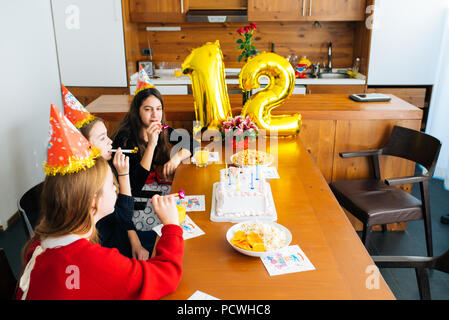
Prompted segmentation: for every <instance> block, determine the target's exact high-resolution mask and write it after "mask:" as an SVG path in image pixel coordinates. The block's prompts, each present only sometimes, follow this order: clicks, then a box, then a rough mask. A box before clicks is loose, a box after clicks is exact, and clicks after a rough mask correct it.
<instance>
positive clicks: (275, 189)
mask: <svg viewBox="0 0 449 320" xmlns="http://www.w3.org/2000/svg"><path fill="white" fill-rule="evenodd" d="M259 142H260V141H259ZM264 144H265V149H264V150H262V151H266V152H269V153H270V154H272V155H273V156H274V159H275V160H274V162H273V164H272V165H273V166H275V167H276V168H277V171H278V173H279V176H280V179H271V180H269V183H270V187H271V190H272V194H273V198H274V203H275V208H276V212H277V221H276V222H277V223H279V224H281V225H283V226H285V227H286V228H288V229H289V230H290V232H291V233H292V242H291V244H290V245H298V246H299V247H300V248H301V249H302V251H303V252H304V253H305V255H306V256H307V257H308V258H309V260H310V262H311V263H312V264H313V266H314V267H315V270H312V271H305V272H297V273H290V274H283V275H276V276H270V275H269V273H268V272H267V270H266V269H265V267H264V264H263V263H262V260H261V259H260V258H257V257H250V256H246V255H244V254H242V253H239V252H237V251H236V250H234V249H233V248H232V247H231V245H230V244H229V243H228V242H227V240H226V232H227V231H228V229H229V228H230V227H231V226H233V225H234V224H233V223H230V222H213V221H211V220H210V212H211V204H212V201H213V199H212V187H213V184H214V183H215V182H218V181H219V170H220V169H222V168H224V167H225V164H224V161H225V160H226V161H227V162H228V163H230V160H229V158H228V155H229V151H228V152H225V151H224V149H219V150H215V151H218V152H219V153H220V159H221V160H220V161H219V162H218V163H210V164H209V165H208V166H207V167H203V168H199V167H196V166H195V165H194V164H181V165H180V166H179V167H178V168H177V170H176V173H175V176H174V180H173V184H172V192H177V191H176V190H181V189H183V190H185V192H186V194H187V195H205V209H206V210H205V211H200V212H187V214H188V216H189V217H190V218H191V219H192V220H193V221H194V222H195V224H197V225H198V226H199V228H201V229H202V230H203V231H204V232H205V234H204V235H201V236H198V237H195V238H191V239H188V240H185V241H184V258H183V275H182V279H181V282H180V284H179V286H178V288H177V289H176V291H175V292H174V293H172V294H170V295H168V296H166V297H164V299H179V300H182V299H187V298H189V297H190V296H191V295H192V294H193V293H194V292H195V291H197V290H200V291H202V292H205V293H207V294H209V295H212V296H214V297H216V298H219V299H224V300H299V299H301V300H302V299H306V300H309V299H311V300H315V299H326V300H327V299H337V300H340V299H343V300H353V299H356V300H359V299H363V300H364V299H388V300H389V299H395V297H394V295H393V293H392V292H391V290H390V288H389V287H388V285H387V284H386V282H385V280H384V279H383V277H382V275H381V274H380V272H379V271H378V269H377V268H376V267H375V264H374V262H373V260H372V259H371V257H370V255H369V253H368V252H367V250H366V249H365V247H364V245H363V244H362V242H361V241H360V238H359V236H358V235H357V233H356V232H355V230H354V228H353V226H352V225H351V223H350V222H349V220H348V218H347V217H346V215H345V214H344V212H343V210H342V208H341V207H340V205H339V204H338V202H337V200H336V199H335V197H334V195H333V194H332V192H331V190H330V189H329V187H328V184H327V183H326V180H325V179H324V177H323V176H322V174H321V173H320V171H319V169H318V167H317V165H316V164H315V163H314V162H313V160H312V158H311V156H310V155H309V153H308V152H307V151H306V149H305V148H304V146H303V144H302V141H301V139H300V138H299V137H297V136H296V137H289V138H281V139H277V140H276V139H271V140H267V141H265V143H264ZM262 145H263V144H262ZM258 146H260V144H258ZM259 150H260V148H259ZM231 153H232V152H231Z"/></svg>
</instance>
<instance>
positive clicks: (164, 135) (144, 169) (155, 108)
mask: <svg viewBox="0 0 449 320" xmlns="http://www.w3.org/2000/svg"><path fill="white" fill-rule="evenodd" d="M112 145H113V147H114V148H118V147H122V149H133V148H135V147H138V153H136V154H132V155H130V156H129V157H130V180H131V190H132V194H133V195H136V194H137V193H138V192H139V191H141V190H142V187H143V186H144V185H145V183H146V181H147V179H148V176H149V174H150V173H151V172H153V171H155V170H156V168H157V167H160V168H161V172H162V176H163V178H165V179H169V178H170V177H171V176H173V174H174V172H175V170H176V168H177V167H178V166H179V164H180V163H181V162H182V161H183V160H184V159H186V158H189V157H190V156H191V155H192V154H193V150H194V148H195V147H196V145H197V142H196V141H195V140H194V139H192V138H191V137H190V136H188V134H186V133H183V132H181V131H180V130H176V129H173V128H171V127H168V126H167V122H166V117H165V113H164V103H163V99H162V96H161V94H160V92H159V91H158V90H157V89H156V88H147V89H143V90H140V91H139V92H138V93H137V94H136V95H135V96H134V98H133V100H132V102H131V106H130V110H129V112H128V113H127V114H126V116H125V118H124V119H123V121H122V123H121V125H120V126H119V128H118V130H117V132H116V133H115V135H114V137H113V144H112ZM174 146H175V147H176V148H175V149H174V150H171V149H172V148H173V147H174Z"/></svg>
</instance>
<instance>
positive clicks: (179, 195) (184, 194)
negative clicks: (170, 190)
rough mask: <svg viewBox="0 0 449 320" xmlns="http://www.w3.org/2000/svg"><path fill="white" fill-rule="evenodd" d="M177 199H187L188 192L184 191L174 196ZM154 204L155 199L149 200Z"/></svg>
mask: <svg viewBox="0 0 449 320" xmlns="http://www.w3.org/2000/svg"><path fill="white" fill-rule="evenodd" d="M174 196H175V197H179V199H184V198H185V197H186V192H185V191H184V190H179V191H178V193H175V194H174ZM148 201H150V202H153V199H150V200H148Z"/></svg>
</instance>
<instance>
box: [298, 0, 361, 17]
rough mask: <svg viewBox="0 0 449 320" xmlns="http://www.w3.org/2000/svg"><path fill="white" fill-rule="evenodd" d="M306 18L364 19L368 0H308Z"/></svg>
mask: <svg viewBox="0 0 449 320" xmlns="http://www.w3.org/2000/svg"><path fill="white" fill-rule="evenodd" d="M306 2H307V8H306V19H307V20H313V21H315V20H320V21H326V20H327V21H363V20H364V19H365V10H366V0H307V1H306Z"/></svg>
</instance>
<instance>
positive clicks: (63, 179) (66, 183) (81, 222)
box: [22, 157, 110, 262]
mask: <svg viewBox="0 0 449 320" xmlns="http://www.w3.org/2000/svg"><path fill="white" fill-rule="evenodd" d="M95 161H96V162H95V165H94V166H92V167H91V168H89V169H86V170H81V171H80V172H77V173H75V174H67V175H56V176H46V178H45V181H44V185H43V188H42V194H41V213H40V214H41V217H42V218H41V221H40V223H39V224H38V225H37V226H36V228H35V230H34V233H35V235H34V237H33V239H31V240H30V241H28V243H27V244H26V245H25V247H24V248H23V252H22V253H23V258H25V255H26V253H27V251H28V248H29V246H30V245H31V243H32V242H33V241H34V240H36V239H40V240H43V239H45V238H48V237H59V236H63V235H68V234H72V233H74V234H79V235H83V234H87V233H89V232H92V233H91V235H90V237H89V239H90V240H91V241H93V242H98V238H97V233H96V228H95V221H94V218H93V214H92V203H93V201H94V199H95V197H100V196H101V195H102V192H103V185H104V183H105V181H106V175H107V173H108V170H110V168H109V165H108V163H107V162H106V160H104V159H103V158H101V157H100V158H98V159H96V160H95ZM24 262H25V259H24Z"/></svg>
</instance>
